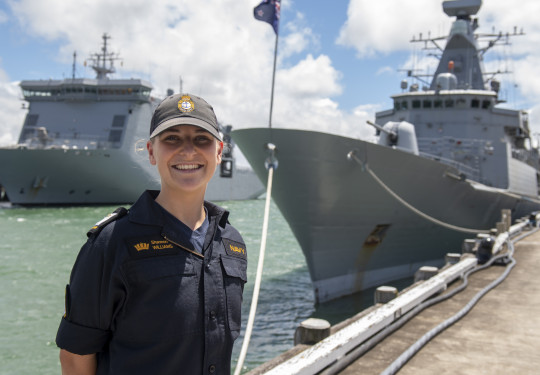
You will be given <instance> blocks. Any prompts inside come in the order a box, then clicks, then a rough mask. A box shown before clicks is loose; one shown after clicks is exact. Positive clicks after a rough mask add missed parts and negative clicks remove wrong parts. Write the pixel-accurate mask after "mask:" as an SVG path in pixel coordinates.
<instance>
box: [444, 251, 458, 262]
mask: <svg viewBox="0 0 540 375" xmlns="http://www.w3.org/2000/svg"><path fill="white" fill-rule="evenodd" d="M460 260H461V254H458V253H448V254H446V255H445V256H444V261H445V262H446V263H447V264H456V263H457V262H459V261H460Z"/></svg>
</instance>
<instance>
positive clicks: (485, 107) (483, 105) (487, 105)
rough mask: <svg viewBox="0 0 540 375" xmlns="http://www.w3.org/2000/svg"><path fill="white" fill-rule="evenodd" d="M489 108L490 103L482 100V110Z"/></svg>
mask: <svg viewBox="0 0 540 375" xmlns="http://www.w3.org/2000/svg"><path fill="white" fill-rule="evenodd" d="M489 107H491V102H490V101H489V100H484V101H483V102H482V108H483V109H489Z"/></svg>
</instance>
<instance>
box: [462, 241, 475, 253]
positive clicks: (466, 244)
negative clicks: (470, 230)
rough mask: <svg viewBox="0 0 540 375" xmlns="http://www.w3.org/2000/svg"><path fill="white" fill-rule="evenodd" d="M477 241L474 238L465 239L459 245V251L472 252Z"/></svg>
mask: <svg viewBox="0 0 540 375" xmlns="http://www.w3.org/2000/svg"><path fill="white" fill-rule="evenodd" d="M476 244H477V241H476V240H475V239H470V238H469V239H466V240H465V241H463V244H462V245H461V252H462V253H463V254H466V253H472V252H474V249H475V247H476Z"/></svg>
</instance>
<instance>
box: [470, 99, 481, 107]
mask: <svg viewBox="0 0 540 375" xmlns="http://www.w3.org/2000/svg"><path fill="white" fill-rule="evenodd" d="M471 108H480V100H478V99H473V100H471Z"/></svg>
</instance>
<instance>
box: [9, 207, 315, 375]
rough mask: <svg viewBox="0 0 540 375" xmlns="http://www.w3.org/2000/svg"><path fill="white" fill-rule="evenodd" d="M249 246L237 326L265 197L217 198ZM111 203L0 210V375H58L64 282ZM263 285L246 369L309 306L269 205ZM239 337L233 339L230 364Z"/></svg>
mask: <svg viewBox="0 0 540 375" xmlns="http://www.w3.org/2000/svg"><path fill="white" fill-rule="evenodd" d="M221 205H222V206H224V207H225V208H227V209H229V210H230V211H231V217H230V221H231V223H232V224H233V225H234V226H235V227H236V228H238V230H239V231H240V232H241V233H242V235H243V236H244V239H245V241H246V244H247V246H248V259H249V267H248V279H249V281H248V284H247V285H246V288H245V294H244V305H243V320H244V325H243V326H244V327H245V322H246V321H247V315H248V312H249V304H250V302H251V294H252V289H253V282H254V280H255V272H256V268H257V259H258V251H259V247H260V236H261V228H262V218H263V211H264V201H262V200H252V201H243V202H221ZM114 208H116V207H72V208H9V209H0V283H1V284H0V285H1V288H0V314H1V316H0V332H1V333H2V334H1V336H0V374H2V375H7V374H14V375H25V374H29V375H30V374H32V375H34V374H59V373H60V362H59V360H58V348H57V347H56V344H55V337H56V330H57V328H58V324H59V322H60V319H61V316H62V314H63V311H64V286H65V284H66V283H67V282H68V279H69V274H70V271H71V267H72V266H73V263H74V261H75V258H76V256H77V253H78V251H79V249H80V247H81V245H82V244H83V242H84V240H85V238H86V235H85V233H86V231H87V230H88V229H89V228H90V227H91V226H92V225H93V224H94V223H96V222H97V221H98V220H99V219H101V218H102V217H104V216H105V215H107V214H108V213H110V212H111V211H112V210H113V209H114ZM268 237H269V238H268V243H267V252H266V257H265V271H264V276H263V285H262V288H261V296H260V301H259V305H258V310H257V319H256V322H255V327H254V333H253V336H252V338H251V341H250V349H249V351H248V356H247V358H246V363H245V367H246V369H252V368H254V367H256V366H257V365H258V364H260V363H263V362H264V361H266V360H268V359H270V358H273V357H274V356H276V355H278V354H279V353H281V352H282V351H284V350H287V349H288V348H290V347H291V346H292V345H293V333H294V329H295V328H296V326H297V325H298V324H299V323H300V322H301V321H302V320H304V319H306V318H308V317H309V316H311V315H312V314H313V313H314V312H315V308H314V300H313V293H312V291H311V284H310V280H309V275H308V272H307V268H306V265H305V261H304V257H303V255H302V253H301V250H300V248H299V246H298V244H297V243H296V240H295V239H294V237H293V236H292V234H291V232H290V229H289V228H288V225H287V224H286V222H285V221H284V220H283V218H282V216H281V214H280V213H279V211H278V210H277V208H276V207H275V206H273V205H272V209H271V215H270V225H269V236H268ZM241 340H242V336H241V337H240V338H239V340H238V341H237V343H236V345H235V350H234V353H233V368H234V366H235V364H236V359H237V358H238V353H239V351H240V346H241Z"/></svg>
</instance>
